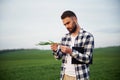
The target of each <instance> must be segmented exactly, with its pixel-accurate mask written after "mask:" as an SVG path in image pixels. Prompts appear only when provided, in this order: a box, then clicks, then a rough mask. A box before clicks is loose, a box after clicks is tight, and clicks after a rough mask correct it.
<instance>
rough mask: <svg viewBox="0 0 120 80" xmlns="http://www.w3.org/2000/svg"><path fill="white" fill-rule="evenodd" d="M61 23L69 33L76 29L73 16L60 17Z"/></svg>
mask: <svg viewBox="0 0 120 80" xmlns="http://www.w3.org/2000/svg"><path fill="white" fill-rule="evenodd" d="M62 21H63V24H64V25H65V27H66V28H67V30H68V31H69V32H70V33H74V32H75V31H76V29H77V25H76V23H75V18H73V17H66V18H65V19H62Z"/></svg>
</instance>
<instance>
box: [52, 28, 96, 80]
mask: <svg viewBox="0 0 120 80" xmlns="http://www.w3.org/2000/svg"><path fill="white" fill-rule="evenodd" d="M70 42H71V36H70V33H68V34H66V35H65V36H64V37H62V40H61V45H65V46H68V47H70ZM74 47H79V48H83V52H80V51H79V50H75V49H72V51H73V52H72V55H71V56H72V58H74V59H76V61H77V62H80V63H75V62H72V64H74V66H75V68H74V69H75V74H76V79H77V80H89V64H91V63H92V58H93V54H92V53H93V49H94V37H93V35H92V34H91V33H89V32H87V31H85V30H83V29H82V28H81V29H80V31H79V34H78V36H77V37H76V38H75V43H74ZM53 55H54V56H55V58H56V59H62V65H61V74H60V80H63V77H64V74H65V63H66V62H67V58H66V57H67V55H66V54H64V53H62V52H61V50H60V49H58V50H57V52H54V53H53Z"/></svg>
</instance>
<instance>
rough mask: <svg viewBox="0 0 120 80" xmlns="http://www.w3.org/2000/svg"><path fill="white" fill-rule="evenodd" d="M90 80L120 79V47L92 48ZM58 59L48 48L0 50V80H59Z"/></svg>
mask: <svg viewBox="0 0 120 80" xmlns="http://www.w3.org/2000/svg"><path fill="white" fill-rule="evenodd" d="M93 55H94V58H93V64H92V65H90V80H120V62H119V61H120V46H118V47H107V48H97V49H95V50H94V53H93ZM60 65H61V61H59V60H56V59H54V57H53V56H52V51H51V50H37V49H19V50H3V51H0V80H59V75H60Z"/></svg>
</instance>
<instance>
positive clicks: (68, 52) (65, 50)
mask: <svg viewBox="0 0 120 80" xmlns="http://www.w3.org/2000/svg"><path fill="white" fill-rule="evenodd" d="M60 49H61V51H62V52H63V53H64V54H72V49H71V48H69V47H67V46H62V45H61V46H60Z"/></svg>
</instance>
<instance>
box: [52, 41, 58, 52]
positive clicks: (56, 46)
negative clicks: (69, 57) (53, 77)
mask: <svg viewBox="0 0 120 80" xmlns="http://www.w3.org/2000/svg"><path fill="white" fill-rule="evenodd" d="M57 49H58V44H57V43H53V44H52V45H51V50H53V51H54V52H56V51H57Z"/></svg>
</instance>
